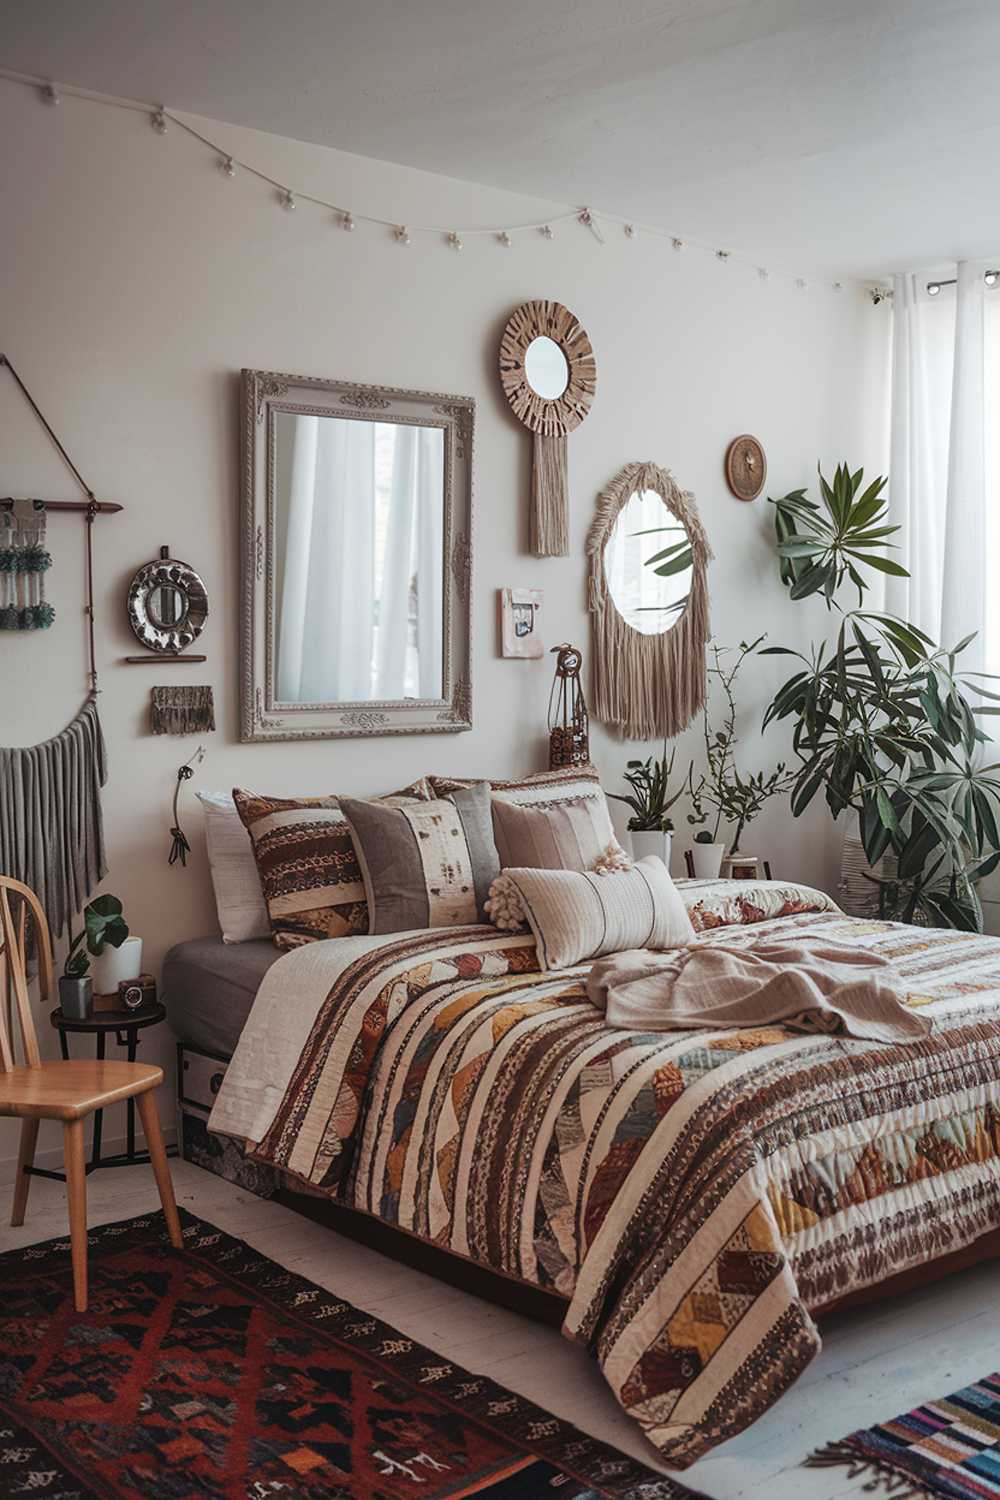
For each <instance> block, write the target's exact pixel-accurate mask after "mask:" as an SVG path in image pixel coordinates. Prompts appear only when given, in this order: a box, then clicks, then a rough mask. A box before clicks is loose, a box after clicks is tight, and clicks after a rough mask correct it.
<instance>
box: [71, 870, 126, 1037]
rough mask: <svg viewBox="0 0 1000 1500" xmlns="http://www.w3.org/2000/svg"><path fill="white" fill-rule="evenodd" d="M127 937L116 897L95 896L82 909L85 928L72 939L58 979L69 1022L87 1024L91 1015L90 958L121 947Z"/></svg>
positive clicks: (120, 908)
mask: <svg viewBox="0 0 1000 1500" xmlns="http://www.w3.org/2000/svg"><path fill="white" fill-rule="evenodd" d="M127 937H128V923H127V922H126V921H125V918H124V917H123V916H122V904H121V902H120V901H119V899H118V897H117V896H95V897H94V899H93V901H90V902H88V903H87V905H86V906H85V907H84V909H83V927H82V928H81V929H80V931H79V932H78V933H77V934H76V937H75V938H73V940H72V942H71V943H70V945H69V952H68V953H67V954H66V962H65V964H64V965H63V972H62V974H61V975H60V978H59V1004H60V1006H61V1008H62V1013H63V1015H64V1016H65V1017H66V1018H67V1020H72V1021H85V1020H86V1019H87V1017H88V1016H89V1015H90V1006H91V1000H92V998H93V987H94V984H93V980H92V979H91V976H90V974H89V972H88V971H89V969H90V956H91V955H93V957H94V958H97V957H99V956H100V954H102V953H103V952H104V949H105V947H107V946H110V947H112V948H120V947H121V945H122V943H124V941H125V939H126V938H127Z"/></svg>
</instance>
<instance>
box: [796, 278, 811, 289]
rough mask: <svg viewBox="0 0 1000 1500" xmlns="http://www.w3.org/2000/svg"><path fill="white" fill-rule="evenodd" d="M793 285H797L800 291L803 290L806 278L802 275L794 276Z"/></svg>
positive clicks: (805, 285) (806, 283)
mask: <svg viewBox="0 0 1000 1500" xmlns="http://www.w3.org/2000/svg"><path fill="white" fill-rule="evenodd" d="M795 285H796V286H797V287H798V289H799V291H800V292H804V291H805V289H806V287H807V285H808V282H807V281H806V278H805V277H804V276H796V278H795Z"/></svg>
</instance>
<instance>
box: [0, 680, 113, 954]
mask: <svg viewBox="0 0 1000 1500" xmlns="http://www.w3.org/2000/svg"><path fill="white" fill-rule="evenodd" d="M107 779H108V771H107V760H106V754H105V748H104V736H103V734H102V733H101V724H100V720H99V719H98V717H97V705H96V703H95V702H94V700H93V699H92V698H91V699H90V700H89V701H88V702H87V703H86V704H85V705H84V707H83V708H82V709H81V710H80V712H79V713H78V714H77V716H76V718H75V719H74V720H73V722H72V724H70V725H69V726H68V727H67V728H66V729H64V730H63V732H62V734H57V735H56V736H55V737H54V738H53V739H51V740H46V741H45V742H44V744H41V745H30V746H28V747H27V748H25V749H15V750H0V870H2V871H3V873H4V874H5V875H12V876H13V877H14V879H15V880H21V881H23V882H24V884H25V885H29V886H30V887H31V889H32V890H33V891H34V892H35V894H36V895H37V897H38V899H39V901H40V902H41V903H42V907H43V909H44V911H45V915H46V917H47V918H48V921H49V926H50V928H51V929H52V934H53V936H54V937H59V936H61V934H62V933H63V931H64V930H65V929H66V927H67V925H68V923H69V922H70V920H71V919H72V917H73V916H74V915H75V914H76V913H77V912H79V911H82V910H83V908H84V906H85V905H86V903H87V901H88V900H89V898H90V897H91V896H92V895H93V893H94V887H95V886H96V885H97V884H98V882H99V881H100V880H102V879H103V877H104V876H105V875H106V874H107V868H108V867H107V860H106V858H105V852H104V824H103V820H102V817H101V787H102V786H103V785H104V783H105V782H106V781H107Z"/></svg>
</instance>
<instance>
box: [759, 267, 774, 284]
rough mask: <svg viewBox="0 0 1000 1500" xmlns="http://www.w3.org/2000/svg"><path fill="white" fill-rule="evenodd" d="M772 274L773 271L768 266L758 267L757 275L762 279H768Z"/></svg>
mask: <svg viewBox="0 0 1000 1500" xmlns="http://www.w3.org/2000/svg"><path fill="white" fill-rule="evenodd" d="M770 274H771V273H770V271H769V270H768V269H767V267H766V266H758V267H757V275H758V276H759V278H760V280H761V281H766V280H767V278H768V277H769V276H770Z"/></svg>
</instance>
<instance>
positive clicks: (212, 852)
mask: <svg viewBox="0 0 1000 1500" xmlns="http://www.w3.org/2000/svg"><path fill="white" fill-rule="evenodd" d="M196 795H197V798H198V801H199V802H200V803H201V805H202V807H203V808H204V809H205V841H206V843H207V845H208V864H209V868H210V869H211V871H212V885H213V887H214V888H215V909H216V911H217V913H218V917H219V926H220V927H221V928H222V941H223V942H224V943H248V942H250V940H251V939H252V938H266V937H270V936H271V922H270V918H269V917H268V915H267V907H266V906H265V905H264V895H263V892H262V891H261V888H260V876H259V875H258V874H257V860H256V858H255V857H254V852H253V844H252V843H251V842H250V836H249V834H248V833H247V831H246V829H245V828H244V827H243V823H242V821H241V819H240V815H239V813H238V812H237V811H236V804H235V802H234V801H233V799H232V797H231V796H230V795H229V793H228V792H198V793H196Z"/></svg>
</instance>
